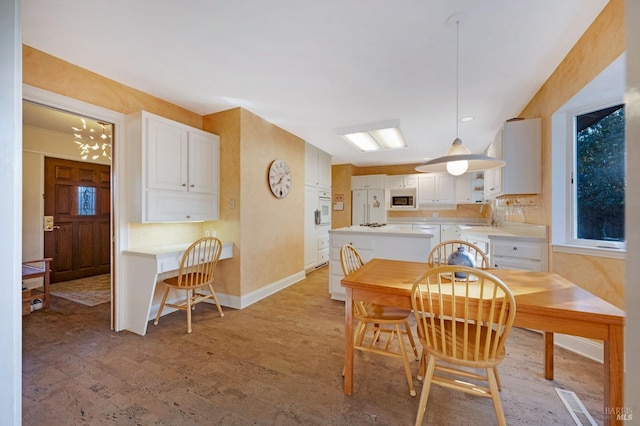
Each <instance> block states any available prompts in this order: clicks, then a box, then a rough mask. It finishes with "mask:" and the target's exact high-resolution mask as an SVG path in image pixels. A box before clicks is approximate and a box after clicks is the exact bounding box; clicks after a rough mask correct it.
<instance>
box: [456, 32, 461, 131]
mask: <svg viewBox="0 0 640 426" xmlns="http://www.w3.org/2000/svg"><path fill="white" fill-rule="evenodd" d="M459 39H460V21H456V139H459V138H460V135H459V134H458V127H459V126H460V118H459V117H458V114H459V111H458V103H459V89H458V84H459V83H458V81H459V79H460V71H459V69H460V65H459V61H460V54H459V51H460V40H459Z"/></svg>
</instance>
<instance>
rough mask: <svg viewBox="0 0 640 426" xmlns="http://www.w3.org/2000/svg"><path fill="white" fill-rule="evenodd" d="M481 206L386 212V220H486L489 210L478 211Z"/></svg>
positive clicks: (462, 205) (468, 205)
mask: <svg viewBox="0 0 640 426" xmlns="http://www.w3.org/2000/svg"><path fill="white" fill-rule="evenodd" d="M481 207H482V205H477V204H458V205H457V206H456V208H455V209H451V210H399V211H393V210H387V219H388V220H393V218H408V217H417V218H434V217H437V218H441V217H454V218H458V217H468V218H484V217H486V218H488V217H489V216H488V215H489V209H484V210H482V211H481V210H480V209H481Z"/></svg>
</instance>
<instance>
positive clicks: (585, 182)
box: [575, 105, 626, 241]
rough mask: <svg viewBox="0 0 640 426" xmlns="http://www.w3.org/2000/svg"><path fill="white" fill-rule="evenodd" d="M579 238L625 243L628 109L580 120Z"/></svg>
mask: <svg viewBox="0 0 640 426" xmlns="http://www.w3.org/2000/svg"><path fill="white" fill-rule="evenodd" d="M576 142H577V143H576V154H577V158H576V160H577V161H576V167H577V170H576V172H577V173H576V176H575V179H576V182H575V183H576V185H577V186H576V197H577V212H576V213H577V238H579V239H588V240H601V241H625V236H624V232H625V229H624V222H625V217H624V210H625V186H626V169H625V135H624V105H617V106H615V107H611V108H606V109H603V110H599V111H594V112H591V113H588V114H584V115H580V116H578V117H577V140H576Z"/></svg>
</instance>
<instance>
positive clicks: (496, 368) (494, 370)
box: [493, 367, 502, 391]
mask: <svg viewBox="0 0 640 426" xmlns="http://www.w3.org/2000/svg"><path fill="white" fill-rule="evenodd" d="M493 372H494V373H496V383H497V384H498V390H499V391H501V390H502V383H501V382H500V374H498V367H493Z"/></svg>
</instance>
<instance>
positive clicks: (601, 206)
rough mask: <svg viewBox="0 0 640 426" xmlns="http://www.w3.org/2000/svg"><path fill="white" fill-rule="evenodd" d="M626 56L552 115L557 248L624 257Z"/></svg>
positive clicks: (553, 219)
mask: <svg viewBox="0 0 640 426" xmlns="http://www.w3.org/2000/svg"><path fill="white" fill-rule="evenodd" d="M625 65H626V59H625V55H624V54H622V55H620V57H618V59H616V60H615V61H613V62H612V63H611V64H610V65H609V66H608V67H607V68H606V69H604V70H603V71H602V72H601V73H600V74H599V75H598V76H596V77H595V78H594V79H593V80H591V82H589V83H588V84H587V85H586V86H585V87H583V88H582V90H580V91H579V92H578V93H576V94H575V95H574V96H573V97H572V98H571V99H569V100H568V101H567V103H565V104H564V105H562V106H561V107H560V108H558V110H557V111H556V112H555V113H554V114H553V115H552V117H551V176H550V178H551V229H550V231H551V244H552V246H553V251H554V252H564V253H572V254H581V255H586V256H599V257H609V258H614V259H624V258H625V256H626V251H625V250H626V243H625V216H624V213H625V211H624V209H625V183H626V168H625V162H626V146H625V139H624V115H625V109H624V105H623V99H624V94H625V77H624V75H625Z"/></svg>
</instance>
